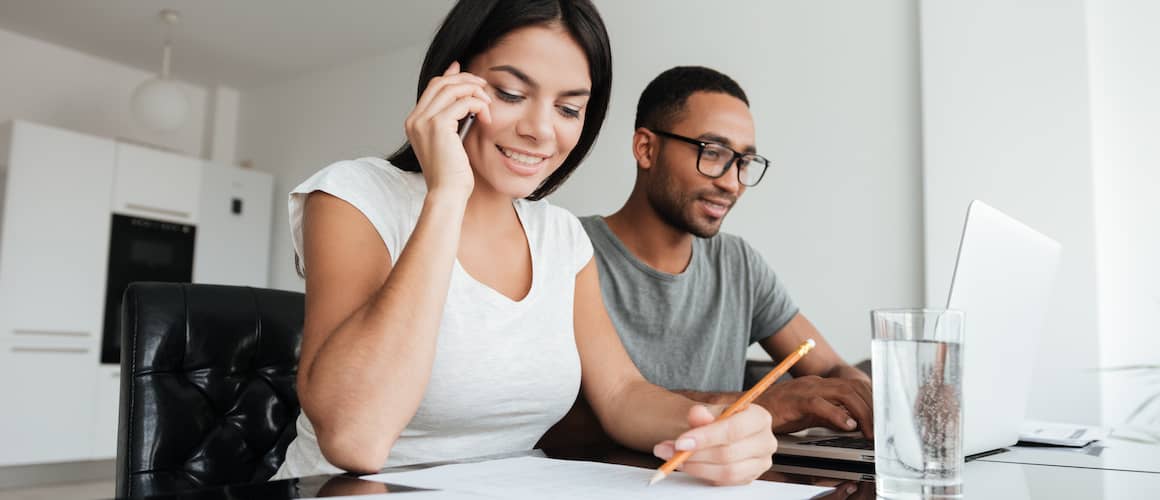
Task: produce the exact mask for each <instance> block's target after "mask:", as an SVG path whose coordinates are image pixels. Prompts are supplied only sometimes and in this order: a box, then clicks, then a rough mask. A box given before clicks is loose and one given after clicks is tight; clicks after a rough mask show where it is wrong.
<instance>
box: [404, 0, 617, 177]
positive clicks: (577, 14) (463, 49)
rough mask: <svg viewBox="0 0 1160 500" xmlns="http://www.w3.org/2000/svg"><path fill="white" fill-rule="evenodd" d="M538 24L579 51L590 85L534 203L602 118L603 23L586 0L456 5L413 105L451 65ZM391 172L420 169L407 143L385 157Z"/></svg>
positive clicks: (567, 169)
mask: <svg viewBox="0 0 1160 500" xmlns="http://www.w3.org/2000/svg"><path fill="white" fill-rule="evenodd" d="M544 24H558V25H559V26H560V27H562V28H563V29H564V30H566V31H567V32H568V34H569V35H571V36H572V38H573V39H575V41H576V43H577V44H579V45H580V47H581V48H582V49H583V50H584V54H585V55H586V56H587V58H588V75H589V78H590V79H591V80H592V89H591V95H590V96H589V98H588V105H587V108H586V109H585V117H584V128H583V129H582V130H581V131H580V139H579V141H578V142H577V143H576V147H574V148H572V152H571V153H569V154H568V157H567V158H565V159H564V163H563V164H562V165H560V168H558V169H556V171H555V172H552V175H550V176H548V178H547V179H544V182H543V183H542V184H540V186H539V187H537V188H536V190H535V191H533V192H532V194H530V195H528V199H529V200H538V199H540V198H543V197H545V196H547V195H549V194H551V193H552V191H555V190H556V188H558V187H560V184H563V183H564V180H565V179H567V178H568V176H569V175H571V174H572V171H574V170H576V166H577V165H579V164H580V160H583V159H584V156H586V155H587V154H588V150H589V149H591V148H592V143H593V142H596V135H597V134H599V133H600V126H601V125H603V123H604V116H605V114H606V113H607V111H608V100H609V95H610V94H611V93H612V51H611V48H610V47H609V43H608V32H607V31H606V30H605V29H604V21H603V20H601V19H600V14H599V13H597V12H596V7H595V6H593V5H592V2H591V1H589V0H459V2H457V3H456V4H455V7H453V8H452V9H451V12H449V13H448V14H447V18H446V19H444V20H443V25H442V26H440V27H439V31H438V32H436V33H435V39H434V40H432V41H431V46H430V47H429V48H428V49H427V56H426V57H425V58H424V59H423V67H422V69H420V70H419V85H418V92H417V93H416V94H415V100H416V101H418V98H419V96H421V95H422V94H423V90H424V89H426V88H427V82H429V81H431V79H432V78H435V77H437V76H439V75H442V74H443V72H444V71H446V70H447V67H448V66H450V65H451V63H452V62H454V61H459V65H460V67H463V68H466V67H467V65H468V64H470V63H471V60H472V59H474V58H475V56H477V55H479V54H481V53H483V52H485V51H487V50H488V49H490V48H492V47H493V46H494V45H495V44H496V42H498V41H499V40H500V39H501V38H503V37H504V36H505V35H507V34H508V33H510V32H512V31H515V30H517V29H520V28H524V27H528V26H536V25H544ZM387 160H389V161H390V162H391V163H392V164H393V165H395V166H396V167H398V168H400V169H402V170H406V171H408V172H419V171H421V170H422V167H421V166H420V165H419V159H418V158H417V157H416V156H415V150H414V149H412V148H411V144H410V143H404V144H403V146H402V147H401V148H399V150H398V151H395V152H394V154H392V155H391V156H389V157H388V158H387Z"/></svg>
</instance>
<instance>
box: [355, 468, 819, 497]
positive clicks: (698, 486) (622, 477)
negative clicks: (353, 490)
mask: <svg viewBox="0 0 1160 500" xmlns="http://www.w3.org/2000/svg"><path fill="white" fill-rule="evenodd" d="M654 473H656V471H655V470H653V469H642V468H639V467H629V466H624V465H613V464H605V463H597V462H581V461H574V460H555V459H551V458H539V457H518V458H506V459H500V460H490V461H486V462H476V463H465V464H453V465H444V466H439V467H432V468H430V469H423V470H417V471H408V472H388V473H383V474H374V475H370V476H363V477H362V479H366V480H369V481H378V482H382V483H393V484H401V485H405V486H413V487H416V488H430V489H438V490H445V491H449V492H462V493H470V494H477V495H484V496H488V497H496V498H508V499H513V500H518V499H536V500H540V499H544V498H562V499H568V498H618V499H635V498H657V499H664V500H681V499H689V500H705V499H707V498H713V499H736V500H746V499H758V498H760V499H762V500H777V499H783V498H784V499H806V498H812V497H814V496H817V495H819V494H822V493H826V492H828V491H830V490H831V489H832V488H826V487H820V486H812V485H804V484H791V483H775V482H771V481H754V482H753V483H751V484H748V485H745V486H710V485H707V484H704V483H702V482H700V481H698V480H696V479H694V478H693V477H692V476H689V475H687V474H684V473H682V472H674V473H672V474H670V475H669V477H668V478H666V479H665V480H664V481H661V482H659V483H657V484H655V485H653V486H648V480H649V479H650V478H651V477H652V475H653V474H654ZM415 498H416V500H419V499H421V498H422V496H421V495H416V497H415Z"/></svg>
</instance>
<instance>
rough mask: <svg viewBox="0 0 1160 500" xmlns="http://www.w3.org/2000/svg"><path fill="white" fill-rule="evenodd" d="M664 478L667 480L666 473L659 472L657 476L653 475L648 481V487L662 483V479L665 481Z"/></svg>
mask: <svg viewBox="0 0 1160 500" xmlns="http://www.w3.org/2000/svg"><path fill="white" fill-rule="evenodd" d="M664 478H665V473H664V472H661V471H657V473H656V474H653V477H652V479H649V480H648V485H649V486H652V485H654V484H657V483H658V482H660V480H661V479H664Z"/></svg>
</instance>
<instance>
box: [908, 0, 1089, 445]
mask: <svg viewBox="0 0 1160 500" xmlns="http://www.w3.org/2000/svg"><path fill="white" fill-rule="evenodd" d="M921 39H922V86H923V134H924V135H923V145H924V155H925V158H924V166H923V176H924V177H923V178H924V186H925V188H924V206H925V210H924V214H925V238H926V240H925V241H926V273H925V274H926V296H927V302H928V303H929V304H931V305H941V304H945V303H946V294H947V291H948V288H949V282H950V277H951V272H952V269H953V266H954V259H955V251H956V248H957V245H958V241H959V236H960V232H961V229H962V222H963V217H964V215H965V213H966V207H967V204H968V202H969V201H970V200H971V199H974V198H978V199H982V200H984V201H986V202H987V203H989V204H991V205H992V206H994V207H996V208H999V209H1000V210H1003V211H1005V212H1007V213H1009V214H1011V215H1012V216H1014V217H1015V218H1017V219H1020V220H1022V221H1024V222H1025V223H1027V224H1029V225H1030V226H1032V227H1034V228H1036V229H1038V230H1040V231H1042V232H1044V233H1046V234H1047V235H1049V236H1051V237H1053V238H1055V239H1056V240H1058V241H1059V242H1060V243H1061V244H1062V245H1063V259H1062V263H1061V268H1060V272H1059V275H1058V277H1057V280H1056V287H1055V288H1056V290H1057V292H1056V294H1055V297H1054V301H1053V304H1052V306H1051V308H1050V313H1049V318H1048V319H1047V321H1046V323H1045V326H1044V334H1043V339H1044V341H1043V343H1042V349H1041V351H1040V353H1039V359H1038V360H1037V362H1036V363H1037V364H1036V367H1035V378H1034V382H1033V383H1034V387H1035V390H1034V391H1033V392H1032V395H1031V399H1030V401H1029V404H1028V413H1029V414H1030V416H1032V417H1037V418H1042V419H1045V420H1060V419H1063V420H1067V421H1075V422H1088V423H1094V422H1096V421H1098V420H1099V419H1100V411H1099V387H1098V380H1097V377H1096V376H1095V374H1094V372H1093V370H1092V369H1094V368H1095V367H1096V366H1097V365H1098V364H1099V361H1100V355H1099V349H1100V346H1099V342H1098V339H1097V335H1096V332H1097V328H1098V327H1099V323H1098V321H1097V311H1096V306H1095V304H1096V295H1097V294H1096V268H1095V248H1094V247H1095V245H1094V237H1095V221H1094V215H1093V193H1092V187H1091V182H1092V170H1091V149H1090V142H1091V141H1090V128H1089V119H1088V111H1089V110H1088V104H1087V103H1088V86H1087V75H1088V65H1087V60H1086V49H1087V45H1086V37H1085V11H1084V3H1083V1H1082V0H1027V1H1019V2H1011V1H1010V0H975V1H971V2H943V1H937V0H930V1H924V2H922V4H921ZM968 324H969V319H968Z"/></svg>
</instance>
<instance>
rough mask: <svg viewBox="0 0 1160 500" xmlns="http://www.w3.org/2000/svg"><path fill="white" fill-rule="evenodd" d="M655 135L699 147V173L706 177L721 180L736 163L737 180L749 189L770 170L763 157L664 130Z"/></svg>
mask: <svg viewBox="0 0 1160 500" xmlns="http://www.w3.org/2000/svg"><path fill="white" fill-rule="evenodd" d="M649 130H652V129H649ZM653 133H654V134H657V135H660V136H663V137H668V138H670V139H676V140H678V141H682V142H687V143H689V144H692V145H694V146H697V148H699V149H698V150H697V171H698V172H700V173H701V175H704V176H705V177H710V178H713V179H717V178H720V177H721V176H722V175H725V172H728V171H729V167H731V166H733V163H734V162H735V161H736V163H737V180H738V181H741V183H742V184H744V185H746V186H748V187H753V186H756V185H757V183H758V182H761V178H762V177H764V176H765V170H766V169H767V168H769V160H767V159H766V158H765V157H764V156H761V155H756V154H751V153H739V152H737V151H734V150H732V149H730V148H727V147H725V146H724V145H722V144H718V143H716V142H705V141H701V140H697V139H693V138H691V137H685V136H683V135H677V134H674V133H671V132H665V131H663V130H653Z"/></svg>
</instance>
